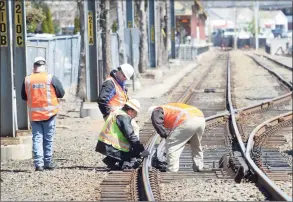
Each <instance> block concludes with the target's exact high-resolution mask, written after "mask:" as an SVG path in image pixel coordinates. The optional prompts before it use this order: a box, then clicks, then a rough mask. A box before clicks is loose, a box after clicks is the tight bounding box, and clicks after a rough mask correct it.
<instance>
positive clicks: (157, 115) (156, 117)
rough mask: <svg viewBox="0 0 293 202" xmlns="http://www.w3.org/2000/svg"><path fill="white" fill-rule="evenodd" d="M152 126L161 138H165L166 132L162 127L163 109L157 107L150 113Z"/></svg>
mask: <svg viewBox="0 0 293 202" xmlns="http://www.w3.org/2000/svg"><path fill="white" fill-rule="evenodd" d="M151 119H152V124H153V126H154V128H155V130H156V131H157V133H158V134H159V135H160V136H161V137H162V138H167V135H168V132H167V129H166V128H165V127H164V110H163V108H161V107H159V108H157V109H155V110H154V111H153V113H152V117H151Z"/></svg>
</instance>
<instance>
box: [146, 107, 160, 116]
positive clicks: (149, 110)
mask: <svg viewBox="0 0 293 202" xmlns="http://www.w3.org/2000/svg"><path fill="white" fill-rule="evenodd" d="M156 108H158V106H151V107H149V109H148V113H147V116H148V118H151V117H152V114H153V111H154V109H156Z"/></svg>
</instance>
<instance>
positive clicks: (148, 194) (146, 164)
mask: <svg viewBox="0 0 293 202" xmlns="http://www.w3.org/2000/svg"><path fill="white" fill-rule="evenodd" d="M230 75H231V67H230V55H228V60H227V101H228V102H227V103H228V109H229V112H225V113H222V114H220V115H214V116H210V117H207V118H206V121H207V125H208V124H209V123H208V122H210V123H212V122H215V121H216V120H217V119H223V118H225V117H227V116H229V115H230V118H231V123H232V126H233V130H234V134H235V136H236V138H237V141H238V143H239V145H240V149H241V153H242V154H243V156H244V157H245V159H246V160H247V162H248V163H249V166H250V167H251V168H252V169H253V170H255V171H256V173H257V175H258V176H259V177H260V179H262V181H263V183H262V184H264V185H265V188H266V189H267V190H268V191H273V193H275V192H276V195H275V196H276V199H280V200H289V201H290V200H291V201H292V199H291V198H290V197H288V196H286V194H285V193H283V192H282V191H281V190H280V188H278V187H277V186H276V185H275V184H273V185H272V183H270V182H272V181H271V180H270V179H269V178H268V177H267V176H266V175H265V174H264V173H263V172H262V171H261V170H260V169H259V168H258V167H257V166H256V165H255V163H254V162H253V161H252V160H251V158H250V156H247V154H249V155H250V150H251V146H250V145H249V146H247V148H246V147H245V145H244V143H243V140H242V137H241V134H240V132H239V130H238V126H237V115H238V113H242V112H247V111H248V112H250V111H253V110H255V109H256V108H259V107H262V109H263V108H265V107H269V106H271V105H272V103H279V102H283V101H284V100H288V99H291V98H292V92H290V93H287V94H285V95H283V96H280V97H277V98H274V99H271V100H268V101H266V102H261V103H259V104H256V105H252V106H248V107H244V108H240V109H234V108H233V105H232V98H231V77H230ZM193 86H195V85H192V86H190V87H189V88H188V90H187V91H186V93H185V94H184V96H182V98H181V99H180V100H181V101H186V99H188V97H190V94H191V93H192V92H191V91H192V90H191V89H192V88H193ZM291 114H292V113H291ZM159 139H160V136H159V135H158V134H156V135H155V136H154V137H153V138H152V139H151V141H150V143H149V144H148V150H149V151H151V155H150V156H149V157H148V158H147V159H144V163H143V167H142V177H143V184H144V187H145V194H146V198H147V200H149V201H155V200H156V199H155V196H154V194H153V191H152V187H151V184H150V180H149V179H150V178H149V169H151V160H152V157H153V155H154V152H153V150H154V148H155V145H156V143H157V142H158V141H159ZM252 139H253V138H252ZM251 141H253V140H251V139H249V143H248V144H251V143H250V142H251ZM248 150H249V151H248ZM255 166H256V168H255ZM257 169H258V170H257ZM258 171H259V172H258ZM270 185H272V186H270ZM283 194H285V195H283Z"/></svg>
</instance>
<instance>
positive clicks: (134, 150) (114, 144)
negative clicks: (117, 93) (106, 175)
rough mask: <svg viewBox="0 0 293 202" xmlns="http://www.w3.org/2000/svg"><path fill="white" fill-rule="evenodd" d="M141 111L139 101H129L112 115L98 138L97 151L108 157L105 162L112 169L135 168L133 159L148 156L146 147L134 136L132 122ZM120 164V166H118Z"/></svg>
mask: <svg viewBox="0 0 293 202" xmlns="http://www.w3.org/2000/svg"><path fill="white" fill-rule="evenodd" d="M139 109H140V103H139V101H138V100H135V99H131V100H128V101H127V102H126V103H125V105H124V106H123V107H122V109H117V110H116V111H114V112H112V113H110V115H109V116H108V117H107V119H106V122H105V125H104V127H103V129H102V131H101V132H100V134H99V137H98V143H97V146H96V151H97V152H99V153H101V154H104V155H106V156H107V157H106V158H105V159H103V162H104V163H105V164H106V165H107V166H108V168H110V169H115V168H118V169H120V168H122V169H126V168H133V167H135V163H136V162H132V159H133V158H136V157H139V154H140V153H141V152H142V156H147V155H148V151H147V150H145V151H144V146H143V145H142V144H141V143H140V141H139V139H138V137H137V136H136V135H135V134H134V130H133V127H132V124H131V120H132V119H133V118H135V117H136V116H137V114H138V113H139ZM117 164H118V165H117Z"/></svg>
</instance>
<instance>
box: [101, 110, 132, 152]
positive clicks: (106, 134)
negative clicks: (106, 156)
mask: <svg viewBox="0 0 293 202" xmlns="http://www.w3.org/2000/svg"><path fill="white" fill-rule="evenodd" d="M118 115H122V116H128V114H127V113H125V112H124V111H122V110H121V109H118V110H116V111H114V112H112V113H111V114H110V115H109V116H108V118H107V120H106V122H105V125H104V127H103V129H102V131H101V132H100V134H99V138H98V141H101V142H104V143H105V144H108V145H112V146H113V147H114V148H116V149H118V150H120V151H123V152H129V149H130V143H129V141H128V140H127V139H126V138H125V136H124V135H123V133H122V132H121V131H120V129H119V127H118V125H117V123H116V117H117V116H118Z"/></svg>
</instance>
